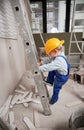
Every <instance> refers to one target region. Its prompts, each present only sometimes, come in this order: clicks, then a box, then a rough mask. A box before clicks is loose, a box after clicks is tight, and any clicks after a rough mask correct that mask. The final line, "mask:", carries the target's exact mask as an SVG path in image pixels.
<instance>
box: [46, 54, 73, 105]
mask: <svg viewBox="0 0 84 130" xmlns="http://www.w3.org/2000/svg"><path fill="white" fill-rule="evenodd" d="M57 57H62V58H64V59H65V61H66V63H67V68H68V74H67V75H61V74H59V73H58V71H57V70H53V71H50V72H49V74H48V77H47V82H48V83H50V84H53V82H54V87H53V95H52V98H51V100H50V104H54V103H55V102H57V100H58V95H59V92H60V90H61V88H62V86H63V85H64V84H65V83H66V82H67V80H68V78H69V71H70V64H69V63H68V61H67V59H66V57H64V56H61V55H59V56H57Z"/></svg>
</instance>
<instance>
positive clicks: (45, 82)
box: [43, 80, 53, 86]
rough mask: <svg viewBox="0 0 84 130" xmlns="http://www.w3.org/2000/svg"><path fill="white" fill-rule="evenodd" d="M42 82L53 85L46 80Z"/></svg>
mask: <svg viewBox="0 0 84 130" xmlns="http://www.w3.org/2000/svg"><path fill="white" fill-rule="evenodd" d="M43 82H44V84H47V85H50V86H53V84H51V83H49V82H47V81H46V80H43Z"/></svg>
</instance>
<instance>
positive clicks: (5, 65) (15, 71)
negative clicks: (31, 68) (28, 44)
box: [0, 36, 25, 106]
mask: <svg viewBox="0 0 84 130" xmlns="http://www.w3.org/2000/svg"><path fill="white" fill-rule="evenodd" d="M24 72H25V53H24V46H23V43H22V40H21V38H20V36H19V37H18V39H17V40H12V39H1V38H0V106H1V105H3V103H4V102H5V100H6V99H7V97H8V96H9V94H11V93H12V91H13V90H14V89H15V87H16V86H17V84H18V82H19V80H20V79H21V77H22V75H23V73H24Z"/></svg>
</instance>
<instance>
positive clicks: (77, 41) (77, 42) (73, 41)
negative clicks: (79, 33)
mask: <svg viewBox="0 0 84 130" xmlns="http://www.w3.org/2000/svg"><path fill="white" fill-rule="evenodd" d="M76 42H77V43H80V42H83V41H71V42H70V43H76Z"/></svg>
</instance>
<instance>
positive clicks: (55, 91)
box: [50, 80, 64, 104]
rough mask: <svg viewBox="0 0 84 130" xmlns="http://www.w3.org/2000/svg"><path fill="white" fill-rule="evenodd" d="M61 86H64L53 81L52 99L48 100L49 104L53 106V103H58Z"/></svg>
mask: <svg viewBox="0 0 84 130" xmlns="http://www.w3.org/2000/svg"><path fill="white" fill-rule="evenodd" d="M63 84H64V83H63V82H58V81H56V80H55V83H54V88H53V95H52V98H51V100H50V104H54V103H55V102H57V101H58V98H59V92H60V90H61V88H62V86H63Z"/></svg>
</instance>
